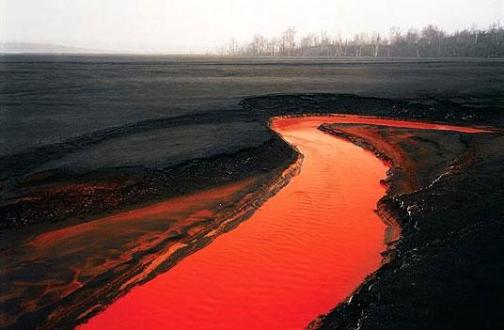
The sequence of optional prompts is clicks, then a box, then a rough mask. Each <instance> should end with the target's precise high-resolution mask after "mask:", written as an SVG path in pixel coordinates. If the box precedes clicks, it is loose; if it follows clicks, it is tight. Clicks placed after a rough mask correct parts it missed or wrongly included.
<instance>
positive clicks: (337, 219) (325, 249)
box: [82, 116, 455, 329]
mask: <svg viewBox="0 0 504 330" xmlns="http://www.w3.org/2000/svg"><path fill="white" fill-rule="evenodd" d="M326 122H359V123H371V124H380V125H391V126H403V124H404V125H405V126H407V127H418V128H431V129H433V128H434V129H439V127H436V126H430V127H427V126H428V124H423V123H408V122H397V121H387V120H381V119H372V118H358V117H355V116H336V117H335V116H330V117H302V118H277V119H274V120H273V122H272V124H271V125H272V128H273V129H274V130H275V131H277V132H278V133H280V134H281V135H282V137H283V138H284V139H285V140H286V141H288V142H289V143H291V144H292V145H294V146H296V147H297V148H298V149H299V151H300V152H301V153H302V154H303V155H304V161H303V165H302V169H301V173H300V174H299V175H298V176H296V177H294V178H293V179H292V180H291V182H290V183H289V184H288V185H287V186H286V187H285V188H284V189H283V190H281V191H280V192H279V193H278V194H277V195H275V196H274V197H272V198H271V199H269V200H268V201H267V202H266V203H265V204H264V205H263V206H261V207H260V208H259V209H258V210H257V212H256V213H255V214H254V215H253V216H252V217H251V218H250V219H249V220H247V221H245V222H244V223H242V224H241V225H240V226H239V227H238V228H237V229H235V230H233V231H231V232H229V233H227V234H223V235H221V236H220V237H218V238H217V239H216V240H215V241H214V242H213V243H212V244H210V245H209V246H208V247H206V248H204V249H202V250H200V251H198V252H196V253H195V254H193V255H191V256H189V257H187V258H186V259H184V260H182V261H181V262H180V263H179V264H177V265H176V266H175V267H174V268H173V269H171V270H169V271H168V272H166V273H164V274H162V275H160V276H158V277H157V278H155V279H154V280H152V281H151V282H148V283H146V284H144V285H142V286H139V287H136V288H134V289H133V290H132V291H131V292H130V293H129V294H127V295H126V296H124V297H123V298H120V299H119V300H118V301H117V302H115V303H114V304H113V305H111V306H110V307H109V308H108V309H107V310H105V311H104V312H103V313H101V314H99V315H97V316H96V317H94V318H93V319H91V320H90V321H89V322H88V323H87V324H85V325H83V326H82V328H86V329H301V328H304V327H305V326H306V325H307V324H308V323H309V322H310V321H311V320H313V319H314V318H315V317H316V316H318V315H319V314H322V313H325V312H327V311H328V310H330V309H331V308H332V307H334V306H335V305H336V304H337V303H338V302H341V301H342V300H344V299H345V298H346V297H347V296H348V295H349V294H351V292H352V291H353V290H354V289H355V288H356V287H357V286H358V285H359V283H361V282H362V281H363V280H364V278H365V276H366V275H367V274H369V273H371V272H373V271H374V270H376V269H377V268H378V267H379V265H380V262H381V259H382V258H381V255H380V252H381V251H382V250H383V249H384V238H383V237H384V230H385V226H384V224H383V223H382V222H381V221H380V219H379V218H378V216H377V215H376V214H375V213H374V209H375V207H376V202H377V201H378V199H379V198H380V197H381V196H382V195H383V193H384V188H383V187H382V186H381V185H380V179H383V178H384V177H385V172H386V170H387V168H386V166H385V165H384V164H383V163H382V162H381V161H379V160H378V159H376V158H375V157H374V156H373V155H372V154H371V153H368V152H366V151H364V150H362V149H361V148H359V147H357V146H355V145H353V144H351V143H349V142H346V141H343V140H340V139H337V138H334V137H333V136H330V135H328V134H325V133H323V132H321V131H319V130H317V127H318V126H319V125H320V124H321V123H326ZM441 129H446V127H442V128H441ZM448 129H453V128H450V127H448ZM453 130H455V129H453Z"/></svg>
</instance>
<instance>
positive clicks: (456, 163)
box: [309, 125, 504, 329]
mask: <svg viewBox="0 0 504 330" xmlns="http://www.w3.org/2000/svg"><path fill="white" fill-rule="evenodd" d="M321 129H322V130H323V131H325V132H328V133H329V134H333V135H336V136H338V137H340V138H344V139H346V140H349V141H352V142H353V143H355V144H357V145H360V146H362V147H363V148H365V149H368V150H370V151H371V152H373V153H375V154H376V155H377V156H378V157H380V158H385V159H386V160H387V161H390V162H391V163H392V164H393V167H392V170H391V172H390V178H389V180H388V182H387V184H388V186H389V189H388V194H387V196H386V197H384V198H383V199H382V200H380V201H379V203H378V213H379V214H380V216H381V217H382V218H386V219H387V218H392V219H394V220H395V221H397V222H398V224H399V225H400V227H401V228H402V233H401V237H400V239H398V240H396V241H394V243H393V244H392V245H391V246H390V247H389V249H388V251H387V253H386V254H385V256H386V260H387V263H386V264H384V265H383V266H382V267H381V268H380V270H378V271H377V272H376V273H374V274H372V275H371V276H370V277H369V278H368V279H367V280H366V281H365V282H364V283H363V284H362V285H361V286H360V287H359V288H358V289H357V290H356V291H355V292H354V293H353V294H352V296H351V297H349V299H347V300H346V301H345V302H343V303H341V304H339V305H338V306H337V307H336V308H335V309H334V310H332V311H331V312H329V313H328V314H326V315H324V316H321V317H320V318H318V319H317V320H315V321H313V322H312V323H311V324H310V326H309V328H310V329H354V328H359V329H400V328H405V327H407V328H408V329H425V328H428V327H431V328H432V327H434V328H443V329H475V328H479V329H499V328H501V327H502V326H503V325H504V319H503V317H502V314H501V313H500V312H499V310H500V308H501V307H502V306H503V305H504V300H503V299H504V298H503V296H502V293H503V286H502V281H501V279H502V278H503V276H504V262H503V261H502V258H501V257H500V253H501V252H500V251H501V250H502V247H504V231H503V223H502V219H504V210H503V207H502V205H504V181H503V177H502V173H503V172H502V171H503V170H504V165H503V164H504V154H503V153H502V150H504V138H503V135H502V133H494V134H476V135H470V136H469V135H465V134H459V133H453V132H439V131H436V132H432V131H425V132H424V131H416V130H407V129H391V128H384V127H379V126H378V127H369V126H362V125H361V126H356V125H348V126H341V125H323V126H321ZM393 150H395V151H399V152H393ZM401 154H403V155H404V156H405V157H402V156H400V155H401ZM405 159H407V162H405Z"/></svg>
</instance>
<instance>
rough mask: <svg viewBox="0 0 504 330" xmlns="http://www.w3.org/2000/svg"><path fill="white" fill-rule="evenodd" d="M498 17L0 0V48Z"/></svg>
mask: <svg viewBox="0 0 504 330" xmlns="http://www.w3.org/2000/svg"><path fill="white" fill-rule="evenodd" d="M503 13H504V0H477V1H475V0H423V1H421V0H416V1H415V0H413V1H407V0H390V1H376V0H310V1H308V0H207V1H205V0H183V1H178V0H168V1H163V0H0V15H1V17H0V19H1V20H0V42H27V43H47V44H56V45H66V46H75V47H85V48H92V49H103V50H113V51H126V52H144V53H149V52H171V53H189V52H194V53H202V52H206V51H212V50H213V47H214V46H217V45H219V44H223V43H225V42H227V41H228V40H229V39H231V38H235V39H237V40H240V41H244V40H249V39H250V38H251V37H252V36H253V35H254V34H257V33H259V34H263V35H265V36H274V35H279V34H281V33H282V31H283V30H285V29H286V28H287V27H289V26H294V27H296V29H297V31H298V32H299V33H302V34H305V33H311V32H315V33H316V32H319V31H322V30H325V31H327V32H328V33H330V34H334V35H336V34H338V33H341V35H342V36H343V37H352V36H353V35H354V34H356V33H360V32H366V33H373V32H378V33H381V34H383V35H388V33H389V29H390V27H392V26H396V27H400V28H401V30H403V31H404V30H407V29H408V28H410V27H416V28H421V27H423V26H426V25H428V24H435V25H438V26H439V27H441V28H443V29H445V30H446V31H448V32H453V31H455V30H458V29H464V28H468V27H471V26H473V25H474V26H477V27H479V28H486V27H488V25H489V24H491V23H494V22H497V21H498V20H499V19H501V18H502V17H503Z"/></svg>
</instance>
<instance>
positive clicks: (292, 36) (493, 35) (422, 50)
mask: <svg viewBox="0 0 504 330" xmlns="http://www.w3.org/2000/svg"><path fill="white" fill-rule="evenodd" d="M218 52H219V54H221V55H229V56H356V57H359V56H372V57H504V28H503V27H502V26H501V25H500V24H499V23H495V24H492V25H491V26H490V27H489V28H488V29H485V30H482V29H476V28H471V29H466V30H463V31H457V32H454V33H446V32H445V31H443V30H441V29H440V28H438V27H437V26H434V25H429V26H426V27H425V28H423V29H421V30H417V29H409V30H408V31H407V32H401V31H400V30H399V29H398V28H392V29H390V33H389V35H388V36H386V37H385V36H382V35H380V34H378V33H373V34H372V35H368V34H365V33H361V34H356V35H355V36H354V37H353V38H352V39H344V38H342V37H341V35H340V36H331V35H329V34H328V33H327V32H321V33H320V34H308V35H305V36H300V37H298V36H297V34H296V30H295V28H292V27H291V28H288V29H287V30H286V31H285V32H283V33H282V35H281V36H279V37H275V38H266V37H264V36H262V35H255V36H254V37H253V39H252V41H251V42H249V43H244V44H240V43H238V42H237V41H236V40H234V39H232V40H231V41H230V42H229V43H228V44H226V45H225V46H222V47H220V48H219V49H218Z"/></svg>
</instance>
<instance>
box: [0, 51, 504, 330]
mask: <svg viewBox="0 0 504 330" xmlns="http://www.w3.org/2000/svg"><path fill="white" fill-rule="evenodd" d="M2 61H3V62H2V66H1V67H0V68H1V70H2V74H3V76H4V77H5V78H6V79H7V81H10V82H11V84H9V85H8V86H7V85H2V90H1V93H2V94H1V95H0V96H1V101H2V111H3V115H4V117H5V118H6V121H2V124H1V125H2V126H1V127H0V129H1V130H2V136H1V138H2V143H3V142H4V141H6V142H9V141H10V142H9V143H5V144H3V145H2V150H1V151H2V152H1V155H0V168H1V176H0V187H1V190H0V235H1V236H0V241H1V249H2V251H1V252H2V253H9V247H10V246H13V245H15V244H16V242H17V237H18V235H19V234H20V233H23V232H25V231H27V230H29V231H31V232H43V231H44V230H47V228H48V227H47V225H51V228H55V227H54V226H58V227H64V226H66V225H67V224H70V223H72V224H75V223H79V222H84V221H90V220H92V219H93V218H95V217H97V216H101V215H104V214H108V213H113V212H118V211H120V210H125V209H130V208H135V207H138V206H141V205H146V204H151V203H153V202H155V201H158V200H161V199H164V198H168V197H171V196H178V195H181V194H184V193H189V192H192V191H198V190H200V189H204V188H208V187H214V186H218V185H220V184H223V183H226V182H232V181H236V180H239V179H243V178H247V177H252V176H256V175H259V174H264V173H271V172H272V171H276V172H278V171H281V170H282V169H284V168H286V167H287V166H288V165H289V164H291V163H292V162H293V161H294V160H295V159H296V153H295V151H294V150H292V149H291V148H290V147H289V146H288V145H287V144H286V143H285V142H283V141H282V140H281V139H280V138H279V137H278V136H277V135H276V134H274V133H273V132H272V131H271V130H269V129H268V128H267V122H268V120H269V119H270V118H271V117H273V116H277V115H309V114H327V113H347V114H359V115H373V116H381V117H387V118H400V119H408V120H428V121H436V122H445V123H457V124H464V125H484V126H492V127H497V128H502V127H504V108H503V107H502V104H503V101H502V100H504V96H503V94H502V89H501V88H499V86H498V85H499V82H501V81H502V74H500V73H498V72H500V71H499V70H500V68H501V67H502V65H503V64H502V63H501V62H498V63H490V62H488V63H486V62H482V63H480V62H476V61H469V62H467V63H458V62H456V61H455V62H447V63H442V62H437V61H432V62H425V63H421V64H418V65H417V64H413V63H396V64H394V63H372V62H370V63H367V64H362V63H360V64H359V63H332V62H331V61H329V62H328V63H325V62H324V63H315V64H309V63H306V62H305V61H300V62H295V61H294V62H289V63H280V64H279V63H267V62H266V63H245V64H244V63H241V62H240V63H238V62H233V61H231V62H229V63H217V64H216V63H215V61H203V60H199V59H197V60H194V61H193V62H191V63H189V64H188V63H185V64H183V65H182V64H180V63H178V60H177V59H175V60H173V59H170V60H169V61H168V62H169V63H165V62H166V60H159V61H158V60H155V61H154V60H153V62H149V61H148V60H147V59H134V60H132V59H130V58H125V59H123V61H119V62H118V63H116V62H117V59H114V60H112V59H110V58H102V59H98V60H97V59H92V58H84V59H78V63H77V62H76V61H77V60H76V59H75V58H64V59H61V58H53V57H47V58H43V59H42V60H41V59H37V60H36V61H35V60H34V59H32V58H28V57H27V58H24V57H19V58H16V59H14V60H9V59H7V62H8V63H6V62H5V61H6V59H3V60H2ZM114 61H115V62H114ZM127 68H129V69H130V71H128V70H126V69H127ZM146 68H148V70H147V71H146ZM188 68H190V69H188ZM186 70H189V71H191V72H198V73H200V72H203V73H204V74H205V78H204V81H205V84H206V85H205V84H203V85H204V87H205V88H202V86H203V85H202V84H201V81H202V80H201V79H200V78H199V77H197V76H192V78H191V79H190V82H189V80H187V78H186V76H185V75H186ZM271 70H273V71H275V70H277V71H278V72H276V71H275V72H276V73H275V74H273V73H272V71H271ZM69 72H70V73H72V74H68V73H69ZM329 72H331V74H333V75H334V77H336V78H334V77H330V74H329ZM482 72H484V73H485V74H482ZM165 75H172V76H173V79H174V81H169V82H167V81H164V82H163V83H161V85H160V86H162V87H163V88H160V87H159V86H157V85H155V84H149V83H145V81H144V80H142V79H148V78H152V77H158V78H160V81H161V80H162V79H161V78H163V77H164V76H165ZM272 75H273V76H275V75H276V76H277V77H276V78H275V79H272V78H271V77H272ZM129 76H131V77H136V78H135V79H133V80H129V79H130V78H129ZM233 76H236V77H247V79H249V80H247V83H246V84H245V83H243V84H238V85H239V86H237V84H236V81H234V80H233V79H232V77H233ZM468 76H470V77H471V78H470V79H467V77H468ZM307 77H308V78H310V79H311V80H310V79H308V80H307V79H306V78H307ZM316 77H321V78H320V79H322V80H323V81H322V80H321V81H317V82H315V78H316ZM345 77H347V78H345ZM348 77H350V78H348ZM356 77H363V78H362V79H360V80H359V79H357V78H356ZM284 78H289V79H284ZM216 79H217V80H216ZM450 79H451V80H450ZM37 81H38V83H37ZM40 81H43V82H47V83H44V84H42V86H43V88H41V87H40V86H41V85H40ZM215 81H218V83H216V84H217V85H216V84H215ZM239 81H241V80H239ZM310 81H311V82H310ZM376 82H379V83H378V84H377V83H376ZM37 84H38V85H37ZM310 84H311V85H310ZM209 86H211V87H209ZM216 86H218V87H216ZM235 86H237V87H236V89H234V87H235ZM279 86H280V87H279ZM172 87H173V88H174V89H170V88H172ZM453 89H455V90H457V89H460V90H462V92H460V93H458V92H454V91H453ZM186 90H187V91H190V93H189V92H188V93H189V94H184V93H185V92H184V91H186ZM275 90H284V91H285V90H287V91H289V93H288V94H272V95H264V96H254V97H243V95H256V94H262V93H268V92H270V91H275ZM303 90H307V91H324V90H330V91H334V93H302V94H299V93H297V94H295V92H297V91H303ZM166 91H171V92H168V93H167V92H166ZM341 91H343V92H352V91H357V92H360V93H361V94H364V95H372V97H363V96H359V95H354V94H338V93H339V92H341ZM209 95H210V96H209ZM216 95H217V96H216ZM159 100H161V101H159ZM153 102H160V103H153ZM238 104H239V105H238ZM138 109H140V110H138ZM115 111H118V112H117V113H116V112H115ZM141 111H143V112H141ZM226 130H230V132H231V133H229V134H228V132H227V131H226ZM216 131H219V134H213V133H212V132H216ZM170 132H173V134H172V133H170ZM176 132H178V133H176ZM184 132H192V133H191V134H186V133H184ZM185 134H186V135H185ZM216 136H217V137H218V138H216ZM46 137H47V138H46ZM438 138H439V139H441V140H443V138H441V137H440V136H438V137H437V138H436V139H433V138H432V137H429V138H426V137H424V139H426V140H428V141H429V142H426V141H423V142H422V141H420V142H419V143H424V144H430V145H432V146H435V145H436V143H439V142H437V141H438ZM502 140H503V139H502V135H500V134H493V135H481V136H480V135H478V136H471V137H467V136H466V135H461V136H460V141H459V142H458V143H459V144H461V145H463V151H461V154H457V155H455V156H454V157H455V158H453V159H451V158H450V159H448V158H449V157H448V158H447V159H445V160H443V161H442V162H439V163H437V164H438V165H439V166H438V167H436V169H435V170H432V171H424V173H430V175H432V174H433V173H437V172H435V171H438V172H439V173H444V172H443V171H445V170H447V171H448V172H447V173H449V175H443V176H441V177H440V179H438V180H436V181H435V184H433V185H432V186H425V187H423V189H418V190H416V191H412V192H407V193H403V194H400V195H393V196H392V195H391V196H389V197H388V198H385V199H384V200H382V201H381V202H380V205H379V209H380V210H382V212H383V214H385V213H387V214H391V215H393V216H394V218H395V219H396V220H397V221H398V222H399V224H400V225H401V227H402V235H403V237H402V239H401V240H400V241H399V242H398V243H397V244H396V245H395V250H394V251H395V252H389V256H390V258H389V259H390V262H389V263H387V264H385V265H384V266H383V267H382V268H381V269H380V270H379V271H378V272H377V273H376V274H375V275H373V276H372V277H371V278H370V279H369V280H368V281H366V283H365V284H363V286H362V287H361V288H359V289H358V291H357V292H356V293H355V294H354V295H353V297H352V299H351V300H350V301H349V302H348V303H344V304H342V305H340V306H338V307H337V308H336V309H335V310H334V311H332V312H331V313H329V314H328V315H327V316H326V317H324V318H322V319H321V320H318V322H319V324H320V326H321V327H322V328H329V329H332V328H345V329H346V328H348V329H354V328H369V329H389V328H426V327H430V328H443V329H446V328H492V329H493V328H502V327H503V326H504V324H503V323H502V317H501V316H500V315H502V314H501V313H500V310H503V309H504V304H503V301H502V297H504V289H503V285H502V283H504V282H503V281H502V279H503V278H504V276H503V275H504V272H503V258H502V256H501V251H502V250H503V247H504V239H503V232H504V230H503V227H502V226H503V215H504V207H503V205H504V200H503V196H504V182H503V181H504V176H503V173H504V168H503V167H504V159H503V158H504V155H503V154H504V152H503V150H504V142H503V141H502ZM142 141H148V145H146V146H145V150H141V148H138V143H139V142H142ZM157 141H161V142H160V143H157ZM11 142H12V143H11ZM205 142H208V143H207V145H208V148H202V146H203V145H205ZM113 146H123V147H124V148H123V147H119V148H118V149H114V148H113ZM163 148H168V149H169V151H167V152H166V153H163V152H162V151H163ZM178 148H179V149H178ZM444 148H445V149H446V150H449V149H450V145H445V147H444ZM121 150H123V152H122V153H121ZM177 150H179V151H180V152H179V151H177ZM438 152H440V153H443V154H444V155H448V154H450V153H446V152H445V151H443V152H441V151H439V150H438ZM130 155H132V157H130ZM142 155H145V157H143V156H142ZM409 155H410V156H411V157H412V158H414V157H415V151H414V150H409ZM432 155H435V152H434V153H432ZM461 155H465V156H461ZM457 157H458V158H457ZM143 159H149V161H148V162H144V161H143ZM445 162H446V163H445ZM445 172H446V171H445ZM419 175H420V176H421V175H422V174H419ZM399 177H400V176H398V178H399ZM429 180H430V178H429ZM429 180H427V179H425V182H432V181H429ZM420 182H423V181H422V180H420ZM391 184H392V187H393V184H394V182H393V180H392V181H391ZM83 187H84V189H83ZM391 191H392V190H391ZM328 267H330V265H328ZM43 271H48V270H43ZM9 280H14V279H5V278H2V282H3V283H7V285H8V281H9ZM67 299H73V298H72V297H68V298H67ZM335 303H336V302H335ZM54 308H57V306H55V307H54ZM0 310H3V311H6V309H5V306H0ZM41 312H42V314H43V313H46V312H47V313H48V312H49V311H41ZM36 316H37V317H36V318H34V319H33V320H32V321H33V322H32V323H30V322H31V321H30V320H31V319H30V316H29V315H27V316H26V317H25V318H23V322H22V325H23V326H24V328H27V326H29V327H30V328H37V327H43V324H40V323H38V321H37V320H41V319H43V315H42V316H41V314H37V315H36ZM64 324H65V326H69V325H71V324H72V320H71V319H66V320H65V322H64ZM20 325H21V324H20ZM14 328H16V326H15V325H14ZM20 328H21V327H20Z"/></svg>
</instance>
